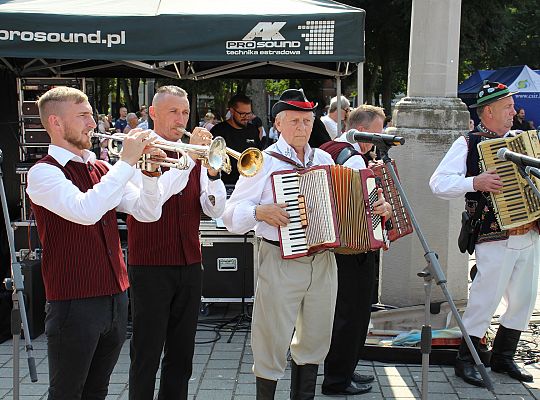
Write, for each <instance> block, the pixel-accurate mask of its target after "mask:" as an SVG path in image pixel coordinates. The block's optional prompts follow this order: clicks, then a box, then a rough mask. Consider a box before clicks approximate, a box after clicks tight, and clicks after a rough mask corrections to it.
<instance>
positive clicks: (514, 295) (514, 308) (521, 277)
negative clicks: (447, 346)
mask: <svg viewBox="0 0 540 400" xmlns="http://www.w3.org/2000/svg"><path fill="white" fill-rule="evenodd" d="M513 94H515V93H512V92H510V91H509V89H508V87H506V85H503V84H501V83H498V82H487V81H486V82H484V84H483V86H482V87H481V88H480V91H479V92H478V96H477V102H476V104H473V105H472V106H471V108H477V112H478V116H479V117H480V121H481V122H480V124H478V126H477V127H475V128H474V129H473V131H471V132H469V133H466V134H464V135H463V136H461V137H459V138H458V139H457V140H456V141H455V142H454V144H453V145H452V147H451V148H450V150H449V151H448V153H446V156H445V157H444V158H443V160H442V161H441V163H440V164H439V166H438V167H437V169H436V170H435V172H434V173H433V176H432V177H431V180H430V182H429V184H430V186H431V190H432V191H433V193H434V194H435V195H437V196H438V197H440V198H443V199H452V198H457V197H461V196H463V195H465V200H466V202H467V207H468V208H469V210H470V209H473V212H474V209H475V208H476V205H477V204H479V203H480V204H486V203H485V201H484V199H483V198H482V196H487V195H489V193H488V192H491V193H499V192H501V191H502V190H504V188H503V184H502V181H501V177H500V176H499V175H498V174H496V173H495V171H493V170H487V171H484V172H481V171H480V169H479V158H480V156H479V152H478V148H477V144H478V143H480V142H481V141H483V140H490V139H497V138H501V137H504V136H507V135H509V134H510V132H509V131H510V128H511V127H512V117H513V116H514V115H515V114H516V112H515V110H514V100H513V99H512V95H513ZM539 250H540V245H539V241H538V229H537V227H536V222H534V223H530V224H526V225H524V226H520V227H518V228H516V229H508V230H503V229H501V228H500V226H499V224H498V222H497V220H496V216H495V213H494V210H493V207H492V206H491V204H489V203H488V204H487V206H486V207H485V208H484V211H482V217H481V226H480V233H479V236H478V240H477V243H476V247H475V252H476V265H477V270H478V272H477V274H476V276H475V278H474V280H473V283H472V286H471V290H470V293H469V301H468V305H467V309H466V310H465V313H464V315H463V324H464V325H465V328H466V330H467V333H468V334H469V335H470V336H471V340H472V342H473V344H474V346H475V348H476V349H477V350H478V349H479V348H480V340H481V338H482V337H483V336H484V334H485V333H486V330H487V329H488V328H489V325H490V323H491V318H492V317H493V314H494V313H495V310H496V309H497V306H498V305H499V303H500V301H501V298H502V297H503V296H504V298H505V300H506V303H507V308H506V311H505V312H504V314H503V315H502V316H501V318H500V322H501V324H500V326H499V329H498V330H497V335H496V336H495V340H494V342H493V350H492V356H491V370H492V371H495V372H499V373H507V374H508V375H509V376H511V377H512V378H514V379H517V380H519V381H525V382H532V380H533V377H532V375H531V374H529V373H528V372H527V371H525V370H524V369H521V368H519V367H518V366H517V364H516V363H515V362H514V359H513V357H514V354H515V352H516V348H517V345H518V342H519V338H520V334H521V331H524V330H526V329H527V326H528V323H529V319H530V317H531V313H532V311H533V308H534V303H535V299H536V291H537V285H538V263H539V261H540V254H539ZM454 369H455V373H456V375H457V376H459V377H461V378H463V380H465V382H468V383H470V384H472V385H476V386H484V382H483V380H482V378H481V377H480V375H479V374H478V372H477V371H476V369H475V365H474V361H473V358H472V355H471V353H470V352H469V349H468V348H467V345H466V343H465V341H464V340H462V342H461V346H460V349H459V354H458V357H457V360H456V364H455V367H454Z"/></svg>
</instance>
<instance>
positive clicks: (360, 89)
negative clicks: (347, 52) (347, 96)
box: [356, 62, 364, 107]
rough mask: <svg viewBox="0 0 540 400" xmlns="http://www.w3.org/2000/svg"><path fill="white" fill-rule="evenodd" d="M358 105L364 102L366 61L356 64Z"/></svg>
mask: <svg viewBox="0 0 540 400" xmlns="http://www.w3.org/2000/svg"><path fill="white" fill-rule="evenodd" d="M356 75H357V76H356V79H357V81H356V88H357V89H356V92H357V96H356V107H358V106H360V105H362V104H364V63H363V62H360V63H358V64H356Z"/></svg>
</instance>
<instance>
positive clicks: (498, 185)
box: [473, 170, 502, 193]
mask: <svg viewBox="0 0 540 400" xmlns="http://www.w3.org/2000/svg"><path fill="white" fill-rule="evenodd" d="M473 188H474V190H476V191H477V192H491V193H501V190H502V182H501V178H500V177H499V175H497V173H496V172H495V171H494V170H488V171H486V172H482V173H481V174H480V175H477V176H475V177H474V179H473Z"/></svg>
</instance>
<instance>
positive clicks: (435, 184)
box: [429, 136, 475, 200]
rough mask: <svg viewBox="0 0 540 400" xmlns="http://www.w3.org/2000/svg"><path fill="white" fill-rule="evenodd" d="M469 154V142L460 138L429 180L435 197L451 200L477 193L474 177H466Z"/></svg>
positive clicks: (462, 137)
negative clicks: (474, 186) (469, 193)
mask: <svg viewBox="0 0 540 400" xmlns="http://www.w3.org/2000/svg"><path fill="white" fill-rule="evenodd" d="M468 152H469V149H468V146H467V141H466V140H465V137H464V136H460V137H459V138H457V139H456V141H455V142H454V143H453V144H452V147H450V150H448V152H447V153H446V155H445V156H444V158H443V159H442V161H441V163H440V164H439V166H438V167H437V169H436V170H435V172H434V173H433V175H432V176H431V179H430V180H429V187H430V188H431V191H432V192H433V194H434V195H435V196H437V197H439V198H441V199H445V200H450V199H455V198H457V197H462V196H463V195H465V193H467V192H474V191H475V190H474V188H473V179H474V177H472V176H470V177H465V174H466V173H467V154H468Z"/></svg>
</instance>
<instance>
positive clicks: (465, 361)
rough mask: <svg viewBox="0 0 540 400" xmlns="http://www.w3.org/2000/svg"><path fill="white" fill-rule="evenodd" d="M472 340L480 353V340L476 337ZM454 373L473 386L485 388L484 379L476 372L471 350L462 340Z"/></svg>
mask: <svg viewBox="0 0 540 400" xmlns="http://www.w3.org/2000/svg"><path fill="white" fill-rule="evenodd" d="M470 338H471V340H472V342H473V345H474V348H475V349H476V351H477V352H478V348H479V346H480V338H477V337H475V336H471V337H470ZM454 372H455V373H456V375H457V376H459V377H460V378H462V379H463V380H464V381H465V382H467V383H470V384H471V385H474V386H480V387H484V386H485V384H484V381H483V380H482V377H481V376H480V374H479V373H478V371H477V370H476V365H475V363H474V359H473V357H472V354H471V352H470V351H469V348H468V347H467V342H465V339H461V344H460V345H459V353H458V356H457V358H456V363H455V364H454Z"/></svg>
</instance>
